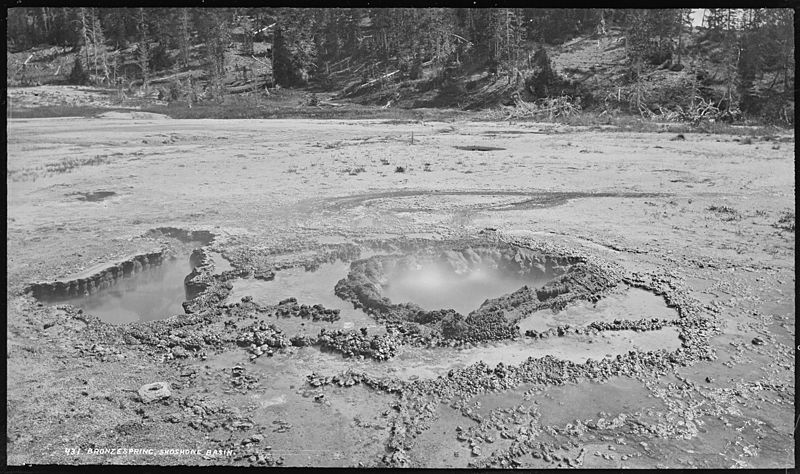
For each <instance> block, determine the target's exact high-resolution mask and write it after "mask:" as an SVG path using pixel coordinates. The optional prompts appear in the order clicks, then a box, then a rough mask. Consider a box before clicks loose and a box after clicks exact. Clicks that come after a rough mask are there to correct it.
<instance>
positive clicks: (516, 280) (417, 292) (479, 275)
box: [383, 262, 552, 315]
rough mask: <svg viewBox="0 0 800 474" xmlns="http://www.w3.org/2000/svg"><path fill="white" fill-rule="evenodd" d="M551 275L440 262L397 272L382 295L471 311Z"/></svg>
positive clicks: (426, 306)
mask: <svg viewBox="0 0 800 474" xmlns="http://www.w3.org/2000/svg"><path fill="white" fill-rule="evenodd" d="M551 278H552V277H549V276H548V277H532V276H526V275H521V274H519V273H513V272H508V271H502V270H500V269H499V268H497V267H495V266H491V265H481V266H478V267H474V268H471V269H469V270H468V271H465V272H462V273H457V272H455V271H453V270H452V268H451V267H449V266H448V265H446V264H444V263H439V262H426V263H424V264H422V265H420V266H417V267H416V268H411V269H408V270H403V271H400V272H395V273H393V274H391V275H389V276H388V279H389V281H388V283H387V284H385V285H383V295H384V296H386V297H387V298H389V299H390V300H391V301H392V303H395V304H398V303H408V302H412V303H415V304H417V305H419V306H421V307H422V308H423V309H426V310H437V309H454V310H456V311H458V312H459V313H461V314H464V315H466V314H469V313H470V312H471V311H474V310H476V309H478V307H480V305H481V304H482V303H483V302H484V301H485V300H487V299H490V298H497V297H500V296H503V295H505V294H508V293H513V292H515V291H517V290H519V289H520V288H522V287H523V286H525V285H527V286H529V287H531V288H536V287H540V286H542V285H544V284H545V283H547V281H549V280H550V279H551Z"/></svg>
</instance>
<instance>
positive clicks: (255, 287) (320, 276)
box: [226, 261, 385, 335]
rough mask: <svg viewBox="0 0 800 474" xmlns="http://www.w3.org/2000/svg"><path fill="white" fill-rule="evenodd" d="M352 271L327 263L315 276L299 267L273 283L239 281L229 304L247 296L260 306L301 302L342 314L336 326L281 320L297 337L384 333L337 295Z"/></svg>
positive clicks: (346, 266) (343, 265)
mask: <svg viewBox="0 0 800 474" xmlns="http://www.w3.org/2000/svg"><path fill="white" fill-rule="evenodd" d="M349 271H350V264H349V263H346V262H341V261H336V262H333V263H324V264H322V265H320V266H319V268H318V269H317V270H315V271H313V272H307V271H305V270H304V269H303V268H300V267H295V268H290V269H287V270H281V271H279V272H276V273H275V279H274V280H272V281H263V280H255V279H244V278H239V279H236V280H233V281H232V283H233V290H232V291H231V294H230V295H229V296H228V299H227V300H226V301H227V302H229V303H235V302H237V301H241V299H242V297H243V296H252V297H253V301H255V302H257V303H260V304H269V305H274V304H277V303H278V302H280V301H281V300H284V299H286V298H292V297H294V298H297V303H298V304H306V305H309V306H312V305H315V304H321V305H322V306H324V307H326V308H328V309H338V310H340V313H339V316H340V317H341V319H339V320H338V321H335V322H334V323H327V322H324V321H317V322H313V321H311V320H310V319H301V318H296V317H292V318H280V319H279V321H280V322H279V323H278V326H280V327H281V328H282V329H283V330H284V331H285V332H286V333H288V334H290V335H294V334H296V333H299V332H307V333H311V334H316V333H317V332H318V331H319V329H320V328H326V329H328V330H335V329H358V328H362V327H366V328H368V329H369V331H370V333H371V334H379V333H384V332H385V328H384V327H383V326H382V325H381V324H378V323H377V322H376V321H375V320H374V319H373V318H372V317H371V316H370V315H368V314H366V313H364V312H363V311H361V310H359V309H354V308H353V304H352V303H350V302H348V301H344V300H342V299H341V298H339V297H338V296H336V295H335V294H334V293H333V289H334V287H335V286H336V283H337V282H338V281H339V280H341V279H342V278H345V277H346V276H347V274H348V272H349Z"/></svg>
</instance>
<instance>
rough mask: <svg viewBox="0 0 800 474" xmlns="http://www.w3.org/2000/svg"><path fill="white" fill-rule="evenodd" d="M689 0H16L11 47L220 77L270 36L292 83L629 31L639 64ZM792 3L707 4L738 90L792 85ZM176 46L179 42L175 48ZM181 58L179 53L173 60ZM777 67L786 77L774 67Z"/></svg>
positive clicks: (496, 62)
mask: <svg viewBox="0 0 800 474" xmlns="http://www.w3.org/2000/svg"><path fill="white" fill-rule="evenodd" d="M691 12H692V10H691V9H548V8H521V9H505V8H491V9H468V8H464V9H449V8H419V9H413V8H411V9H409V8H375V9H371V8H353V9H341V8H331V9H325V8H313V9H292V8H51V7H40V8H11V9H9V10H8V29H7V45H8V48H9V50H10V51H20V50H25V49H28V48H31V47H34V46H37V45H43V44H50V45H62V46H65V47H73V48H80V51H81V53H82V55H80V57H82V59H81V61H82V63H83V64H82V67H84V68H86V69H87V70H89V71H92V72H93V73H94V74H96V75H101V76H103V75H105V76H106V77H108V76H109V70H110V68H113V67H115V66H114V65H113V64H109V61H107V60H106V54H107V53H106V52H107V51H108V50H109V49H113V50H119V49H123V48H129V47H135V48H136V52H135V55H136V58H137V64H138V65H139V68H138V69H139V73H140V78H141V79H142V80H143V81H144V83H145V84H147V80H148V77H149V76H150V74H152V73H153V72H154V71H158V70H162V69H166V68H168V67H173V66H176V65H177V66H181V65H182V66H188V64H189V62H190V60H192V58H197V57H199V58H200V59H201V60H202V63H203V64H204V65H205V66H204V67H205V68H207V70H208V73H209V76H208V77H210V78H211V79H210V82H211V84H215V83H220V82H221V81H222V79H221V78H222V77H223V76H224V74H225V55H224V53H225V51H227V50H229V49H230V48H232V47H235V48H237V49H238V50H239V52H241V53H243V54H248V55H252V54H253V53H254V48H253V45H254V44H255V43H259V42H264V43H269V44H270V45H271V48H270V50H269V53H268V55H269V59H271V63H272V75H273V77H272V78H271V80H274V81H275V82H276V83H278V84H281V85H284V86H303V85H306V84H308V83H309V82H311V81H317V82H321V83H324V82H325V81H326V80H327V78H328V76H329V75H330V74H331V73H332V72H333V71H335V72H341V71H342V70H345V71H346V70H347V68H348V67H349V65H350V64H355V63H356V61H355V60H358V61H359V64H364V63H365V60H367V61H366V62H367V63H369V64H371V65H374V66H371V67H369V68H364V70H363V71H353V72H354V73H356V74H363V75H364V77H365V78H366V77H370V75H371V76H372V77H374V76H375V75H376V73H380V72H389V71H394V70H397V71H399V76H402V77H405V78H409V79H414V78H415V77H418V76H419V75H420V73H421V70H422V67H423V65H425V66H429V65H431V64H434V65H436V66H439V67H440V68H441V70H442V73H443V74H456V73H458V72H459V71H463V70H464V69H465V68H466V67H467V65H470V66H473V67H474V66H475V65H478V66H479V67H482V68H486V69H488V70H490V71H493V72H494V71H496V72H498V73H499V74H503V73H512V72H513V71H514V70H515V69H517V68H521V67H522V63H523V62H524V61H525V60H526V59H527V60H528V61H529V60H530V58H529V54H528V53H529V52H530V50H531V44H532V43H533V42H539V43H549V44H558V43H562V42H564V41H567V40H569V39H570V38H572V37H574V36H576V35H579V34H587V33H592V32H596V33H598V34H603V33H604V32H606V31H608V30H609V29H612V28H617V29H619V30H620V31H622V32H623V34H624V37H625V40H626V41H625V48H626V51H627V57H628V59H629V64H630V68H631V71H632V72H633V73H634V75H635V74H639V73H641V71H642V68H643V67H647V66H648V65H657V64H663V63H664V62H665V61H668V62H670V63H671V64H677V65H680V63H681V61H682V56H684V55H685V53H686V46H685V44H683V41H682V37H683V36H684V34H685V33H686V32H687V31H690V29H691V27H692V22H691ZM793 22H794V12H793V11H792V10H791V9H768V8H758V9H748V10H733V9H706V10H704V19H703V25H704V27H706V28H707V32H708V35H707V38H710V39H711V40H712V41H714V42H717V43H718V44H719V49H720V50H721V51H722V53H723V54H724V55H726V58H727V59H726V63H727V64H729V66H730V74H729V75H728V78H729V83H730V84H729V85H730V89H731V94H734V93H736V94H737V95H738V96H740V97H742V100H743V101H746V96H747V91H748V88H752V84H753V82H754V81H755V80H756V79H757V78H758V77H761V76H763V74H764V72H765V71H767V72H772V73H775V72H776V71H777V72H780V73H782V76H781V77H782V82H783V84H781V85H782V86H783V90H785V91H788V90H790V89H793V81H794V74H793V71H794V27H793ZM167 51H173V52H174V51H178V52H179V53H178V54H177V55H175V54H167ZM176 62H177V64H175V63H176ZM776 77H778V76H777V75H776Z"/></svg>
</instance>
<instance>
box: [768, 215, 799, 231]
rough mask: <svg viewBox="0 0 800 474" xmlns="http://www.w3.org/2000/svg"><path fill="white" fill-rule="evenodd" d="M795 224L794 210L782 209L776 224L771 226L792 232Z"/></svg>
mask: <svg viewBox="0 0 800 474" xmlns="http://www.w3.org/2000/svg"><path fill="white" fill-rule="evenodd" d="M794 226H795V217H794V212H791V211H784V212H783V214H782V215H781V218H780V219H778V222H777V223H776V224H773V227H775V228H777V229H781V230H785V231H789V232H794Z"/></svg>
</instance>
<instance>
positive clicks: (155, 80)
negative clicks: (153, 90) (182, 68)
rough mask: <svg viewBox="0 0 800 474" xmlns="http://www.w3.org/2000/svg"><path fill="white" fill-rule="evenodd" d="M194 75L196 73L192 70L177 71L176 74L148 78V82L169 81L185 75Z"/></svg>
mask: <svg viewBox="0 0 800 474" xmlns="http://www.w3.org/2000/svg"><path fill="white" fill-rule="evenodd" d="M195 75H197V73H196V72H194V71H186V72H179V73H177V74H172V75H170V76H164V77H157V78H154V79H150V83H151V84H158V83H160V82H167V81H171V80H173V79H183V78H185V77H189V76H195Z"/></svg>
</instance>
